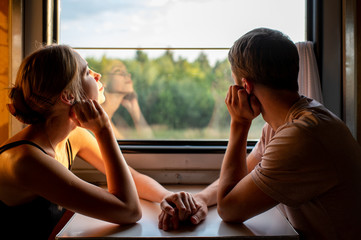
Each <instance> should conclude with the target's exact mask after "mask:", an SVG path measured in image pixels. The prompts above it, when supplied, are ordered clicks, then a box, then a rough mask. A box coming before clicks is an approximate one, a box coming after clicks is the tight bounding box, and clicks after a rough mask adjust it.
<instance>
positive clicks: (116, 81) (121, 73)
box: [108, 66, 134, 93]
mask: <svg viewBox="0 0 361 240" xmlns="http://www.w3.org/2000/svg"><path fill="white" fill-rule="evenodd" d="M108 74H109V83H108V84H109V88H108V89H109V92H112V93H132V92H134V88H133V81H132V79H131V75H130V73H128V72H127V70H126V69H125V68H124V67H123V66H119V67H118V66H116V67H113V68H112V70H111V72H110V73H108Z"/></svg>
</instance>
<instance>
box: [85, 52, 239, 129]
mask: <svg viewBox="0 0 361 240" xmlns="http://www.w3.org/2000/svg"><path fill="white" fill-rule="evenodd" d="M86 60H87V61H88V63H89V66H90V67H91V68H94V70H96V71H99V72H100V73H102V71H103V70H104V69H105V67H106V64H107V63H108V62H109V61H110V60H111V59H109V58H107V57H106V56H103V57H102V58H101V59H100V60H97V59H95V58H87V59H86ZM119 60H121V61H123V63H124V64H125V65H126V67H127V69H128V72H130V73H131V74H132V80H133V83H134V89H135V91H136V93H137V95H138V101H139V105H140V107H141V109H142V112H143V115H144V118H145V119H146V120H147V122H148V124H149V125H150V126H152V127H153V128H154V127H155V128H156V127H160V128H162V129H172V130H174V129H179V130H181V129H205V128H217V129H227V128H228V127H229V120H230V118H229V115H228V111H227V108H226V106H225V104H224V98H225V95H226V93H227V90H228V87H229V85H230V84H232V83H233V80H232V78H231V71H230V66H229V63H228V60H227V59H224V60H223V61H218V62H217V63H216V64H215V65H214V66H211V65H210V64H209V61H208V58H207V55H206V54H205V53H203V52H201V53H200V54H199V56H198V57H197V58H196V60H194V61H193V62H189V61H188V60H187V59H184V58H181V57H179V58H178V59H174V55H173V53H172V52H171V51H166V52H165V53H164V54H163V55H162V56H160V57H158V58H154V59H150V58H149V57H148V55H147V54H146V53H145V52H143V51H140V50H138V51H137V52H136V54H135V58H134V59H119ZM116 115H119V116H115V117H121V118H123V119H125V120H126V121H127V123H128V124H129V125H133V123H132V121H131V118H130V116H129V114H128V113H127V111H126V110H125V109H124V108H119V109H118V111H117V112H116Z"/></svg>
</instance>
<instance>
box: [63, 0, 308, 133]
mask: <svg viewBox="0 0 361 240" xmlns="http://www.w3.org/2000/svg"><path fill="white" fill-rule="evenodd" d="M304 8H305V1H304V0H293V1H289V0H251V1H245V0H224V1H223V0H222V1H220V0H207V1H199V0H188V1H181V0H152V1H143V0H138V1H133V0H127V1H125V0H124V1H110V0H104V1H95V0H92V1H79V0H78V1H76V0H62V1H61V25H60V26H61V28H60V29H61V32H60V33H61V42H62V43H65V44H69V45H71V46H72V47H74V48H76V49H77V51H79V52H80V54H81V55H82V56H85V58H86V60H87V61H88V64H89V66H90V68H92V69H94V70H95V71H97V72H99V73H101V74H102V79H101V81H102V82H103V84H104V86H105V94H106V102H105V103H104V104H103V107H104V109H105V110H106V111H107V113H108V115H109V116H110V117H111V119H112V124H113V128H114V130H115V132H116V136H117V138H118V139H227V138H228V137H229V123H230V117H229V114H228V111H227V107H226V105H225V103H224V99H225V96H226V93H227V90H228V87H229V85H230V84H233V79H232V78H231V71H230V65H229V63H228V60H227V54H228V48H229V47H230V46H231V45H232V44H233V42H234V41H235V40H236V39H237V38H238V37H240V36H241V35H242V34H244V33H245V32H247V31H249V30H251V29H253V28H255V27H270V28H276V29H279V30H281V31H283V32H285V33H286V34H288V35H290V37H291V39H292V40H293V41H303V40H304V32H305V29H304V24H305V17H304V14H305V12H304V11H305V10H304ZM185 10H187V11H186V12H187V14H184V11H185ZM240 12H242V14H240ZM263 125H264V121H263V119H262V117H258V118H257V119H255V120H254V122H253V124H252V127H251V130H250V133H249V139H258V138H259V137H260V133H261V130H262V127H263Z"/></svg>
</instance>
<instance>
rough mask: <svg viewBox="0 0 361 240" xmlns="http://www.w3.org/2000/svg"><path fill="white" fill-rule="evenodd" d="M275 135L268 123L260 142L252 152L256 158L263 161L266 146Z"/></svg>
mask: <svg viewBox="0 0 361 240" xmlns="http://www.w3.org/2000/svg"><path fill="white" fill-rule="evenodd" d="M273 135H274V132H273V130H272V128H271V126H270V125H268V123H266V124H265V125H264V126H263V128H262V133H261V137H260V139H259V141H258V142H257V144H256V145H255V146H254V148H253V150H252V154H253V156H254V157H255V158H257V159H259V160H261V158H262V156H263V153H264V150H265V147H266V144H267V143H268V142H269V141H270V139H271V138H272V136H273Z"/></svg>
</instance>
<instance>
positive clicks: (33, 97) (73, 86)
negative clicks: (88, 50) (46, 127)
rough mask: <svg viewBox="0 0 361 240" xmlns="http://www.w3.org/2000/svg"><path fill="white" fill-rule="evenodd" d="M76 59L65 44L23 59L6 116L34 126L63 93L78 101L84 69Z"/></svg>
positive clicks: (51, 46)
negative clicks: (66, 91) (64, 91)
mask: <svg viewBox="0 0 361 240" xmlns="http://www.w3.org/2000/svg"><path fill="white" fill-rule="evenodd" d="M80 59H81V57H80V56H79V54H78V53H76V52H75V51H74V50H73V49H72V48H70V47H68V46H66V45H50V46H43V47H41V48H40V49H38V50H37V51H35V52H34V53H32V54H31V55H29V56H28V57H26V58H25V59H24V60H23V62H22V63H21V65H20V67H19V70H18V73H17V77H16V82H15V86H14V87H13V88H12V89H11V91H10V94H9V98H10V100H11V103H10V104H8V108H9V111H10V113H11V114H13V115H14V116H15V117H16V118H17V119H18V120H20V121H21V122H23V123H26V124H34V123H38V122H41V121H44V120H45V119H46V118H47V117H48V116H49V114H50V113H51V112H52V111H51V110H52V106H53V105H54V104H55V103H56V101H57V100H58V99H59V97H60V95H61V93H62V91H63V90H65V89H67V90H69V92H70V93H71V94H73V95H74V97H75V99H76V100H79V99H80V98H82V97H83V96H84V95H83V89H82V83H81V76H82V74H84V70H86V68H85V69H84V66H81V65H82V64H80ZM85 67H86V66H85Z"/></svg>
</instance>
